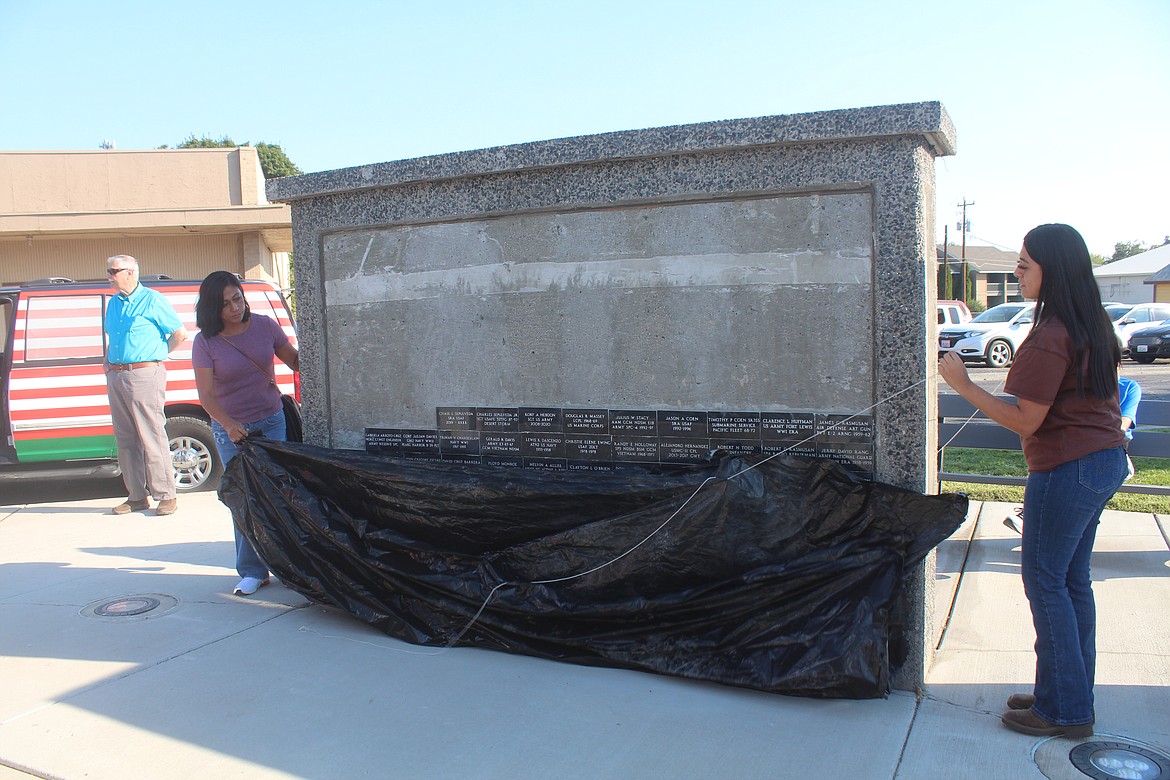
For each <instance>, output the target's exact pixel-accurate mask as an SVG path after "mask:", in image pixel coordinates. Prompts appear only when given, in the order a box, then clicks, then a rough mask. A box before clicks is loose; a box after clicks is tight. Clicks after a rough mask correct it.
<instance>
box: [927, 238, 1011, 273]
mask: <svg viewBox="0 0 1170 780" xmlns="http://www.w3.org/2000/svg"><path fill="white" fill-rule="evenodd" d="M937 250H938V257H939V259H942V253H943V247H942V246H941V245H940V246H938V247H937ZM946 253H947V260H948V261H949V262H950V264H951V265H954V264H955V263H956V262H957V261H958V260H959V258H960V257H961V256H962V254H963V247H961V246H960V245H958V244H947V246H946ZM966 255H967V265H969V266H970V267H972V268H974V269H975V270H976V271H978V272H979V273H982V274H1002V273H1011V272H1012V271H1014V270H1015V268H1016V261H1017V260H1019V256H1018V255H1017V254H1016V253H1015V252H1007V251H1004V250H1003V249H997V248H996V247H993V246H987V245H984V244H967V249H966Z"/></svg>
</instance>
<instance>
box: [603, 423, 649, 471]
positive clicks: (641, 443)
mask: <svg viewBox="0 0 1170 780" xmlns="http://www.w3.org/2000/svg"><path fill="white" fill-rule="evenodd" d="M610 420H611V422H612V420H613V418H612V417H611V418H610ZM613 459H614V460H615V461H623V462H626V463H657V462H658V460H659V456H658V439H657V438H649V437H643V436H614V437H613Z"/></svg>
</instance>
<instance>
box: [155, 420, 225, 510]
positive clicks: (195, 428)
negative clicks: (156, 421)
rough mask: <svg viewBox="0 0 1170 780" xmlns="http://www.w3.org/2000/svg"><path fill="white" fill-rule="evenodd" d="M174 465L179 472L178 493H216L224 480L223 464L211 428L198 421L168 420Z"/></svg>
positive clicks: (205, 423)
mask: <svg viewBox="0 0 1170 780" xmlns="http://www.w3.org/2000/svg"><path fill="white" fill-rule="evenodd" d="M167 439H169V440H170V445H171V463H172V464H173V465H174V468H175V489H176V490H178V491H179V492H180V493H193V492H195V491H197V490H214V489H215V488H216V487H218V486H219V478H220V477H221V476H223V463H222V462H221V461H220V459H219V450H217V449H216V448H215V439H214V438H213V437H212V435H211V425H210V424H209V423H208V422H207V421H206V420H201V419H199V418H198V417H171V418H169V419H168V420H167Z"/></svg>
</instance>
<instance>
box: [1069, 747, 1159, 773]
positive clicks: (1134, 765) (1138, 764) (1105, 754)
mask: <svg viewBox="0 0 1170 780" xmlns="http://www.w3.org/2000/svg"><path fill="white" fill-rule="evenodd" d="M1068 758H1069V761H1072V764H1073V766H1075V767H1076V768H1077V769H1079V770H1080V771H1081V772H1083V773H1084V774H1085V775H1087V776H1089V777H1091V778H1093V780H1116V778H1123V780H1170V756H1164V755H1162V754H1160V753H1157V752H1155V751H1153V750H1148V749H1147V748H1144V747H1142V746H1140V745H1133V744H1130V743H1128V742H1082V743H1081V744H1079V745H1077V746H1076V747H1074V748H1073V749H1072V750H1071V751H1070V752H1069V754H1068Z"/></svg>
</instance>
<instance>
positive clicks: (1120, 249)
mask: <svg viewBox="0 0 1170 780" xmlns="http://www.w3.org/2000/svg"><path fill="white" fill-rule="evenodd" d="M1147 249H1149V247H1148V246H1146V245H1145V244H1143V243H1142V242H1141V241H1118V242H1117V243H1116V244H1114V245H1113V257H1110V258H1109V262H1111V263H1116V262H1117V261H1118V260H1124V259H1125V258H1127V257H1133V256H1134V255H1140V254H1141V253H1142V252H1144V251H1146V250H1147Z"/></svg>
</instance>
